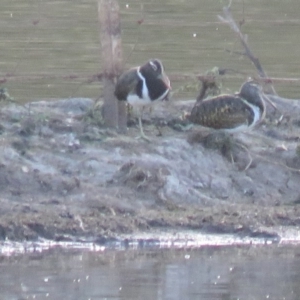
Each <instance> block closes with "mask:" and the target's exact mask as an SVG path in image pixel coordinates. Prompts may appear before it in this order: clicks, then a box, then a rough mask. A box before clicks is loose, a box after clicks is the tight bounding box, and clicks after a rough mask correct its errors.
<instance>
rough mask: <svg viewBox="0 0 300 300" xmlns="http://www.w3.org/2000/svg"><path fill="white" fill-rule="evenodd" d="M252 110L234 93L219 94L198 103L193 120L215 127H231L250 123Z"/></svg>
mask: <svg viewBox="0 0 300 300" xmlns="http://www.w3.org/2000/svg"><path fill="white" fill-rule="evenodd" d="M250 114H251V111H250V109H249V107H248V106H247V105H246V104H245V103H244V102H243V101H242V100H241V98H239V97H238V96H234V95H224V96H218V97H216V98H211V99H208V100H206V101H203V102H200V103H197V104H196V105H195V106H194V108H193V110H192V112H191V117H190V118H191V121H192V122H194V123H196V124H200V125H202V126H205V127H211V128H215V129H222V128H223V129H231V128H235V127H238V126H240V125H243V124H248V119H249V115H250Z"/></svg>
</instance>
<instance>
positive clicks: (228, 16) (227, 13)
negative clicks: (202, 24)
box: [218, 6, 276, 95]
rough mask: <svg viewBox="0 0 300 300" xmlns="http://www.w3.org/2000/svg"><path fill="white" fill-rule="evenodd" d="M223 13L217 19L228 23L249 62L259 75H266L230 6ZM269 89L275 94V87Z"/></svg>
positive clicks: (264, 76)
mask: <svg viewBox="0 0 300 300" xmlns="http://www.w3.org/2000/svg"><path fill="white" fill-rule="evenodd" d="M223 13H224V17H222V16H218V18H219V20H221V21H222V22H224V23H226V24H228V25H229V26H230V28H231V29H232V30H233V31H234V32H235V33H236V35H237V37H238V38H239V40H240V42H241V44H242V46H243V48H244V49H245V54H246V55H247V57H248V58H249V59H250V60H251V62H252V63H253V64H254V66H255V68H256V69H257V71H258V74H259V76H260V77H262V78H266V77H268V76H267V74H266V72H265V71H264V69H263V67H262V65H261V63H260V61H259V59H258V58H257V57H255V56H254V54H253V52H252V51H251V49H250V48H249V46H248V43H247V37H246V35H244V34H243V33H242V32H241V30H240V28H239V26H238V25H237V23H236V22H235V20H234V19H233V17H232V14H231V11H230V6H225V7H223ZM270 89H271V91H270V93H271V94H273V95H276V91H275V89H274V87H273V86H272V85H271V86H270Z"/></svg>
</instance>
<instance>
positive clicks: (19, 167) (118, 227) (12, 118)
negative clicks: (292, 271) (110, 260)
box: [0, 98, 300, 241]
mask: <svg viewBox="0 0 300 300" xmlns="http://www.w3.org/2000/svg"><path fill="white" fill-rule="evenodd" d="M298 103H299V102H293V103H292V104H291V103H290V102H289V103H288V102H286V105H282V107H281V109H282V110H284V109H286V112H287V113H286V115H285V117H284V118H283V120H280V121H278V115H274V114H273V112H270V114H269V115H268V117H267V118H266V120H265V122H264V123H263V124H262V125H261V126H260V127H259V128H257V129H255V130H254V131H252V132H250V133H239V134H235V135H234V136H228V135H224V134H221V133H217V132H208V131H207V130H203V129H201V128H195V127H194V128H190V126H189V124H187V123H186V121H185V120H183V121H182V118H181V117H182V114H183V112H184V111H188V110H189V109H190V107H191V105H192V102H189V101H187V102H182V103H181V102H177V103H171V104H166V103H165V104H159V105H157V106H155V108H154V111H152V113H151V115H146V116H145V120H144V122H145V131H146V133H147V134H148V135H149V136H150V137H151V140H152V142H151V143H148V142H145V141H143V140H138V139H135V137H136V136H137V135H138V129H137V126H136V125H135V122H134V121H133V122H131V123H130V125H131V126H130V127H129V130H128V134H127V135H126V136H122V135H118V134H117V133H116V132H115V131H113V130H108V129H105V128H103V127H101V120H99V118H97V120H95V119H94V118H92V117H91V114H90V109H91V108H92V107H93V104H94V103H93V101H92V100H91V99H81V98H80V99H67V100H59V101H51V102H48V101H47V102H46V101H41V102H35V103H29V104H27V105H25V106H20V105H16V104H9V105H5V106H3V107H2V108H1V111H0V116H1V118H0V133H1V135H0V147H1V152H0V239H1V240H4V239H11V240H35V239H37V238H38V237H43V238H47V239H54V240H70V239H73V238H74V237H75V238H76V237H86V238H91V239H95V240H98V241H103V240H105V239H106V238H114V237H118V236H120V235H123V234H134V233H137V234H138V233H141V232H143V233H144V232H151V231H152V230H155V231H156V232H157V231H159V230H161V231H162V232H163V231H164V230H173V231H174V232H177V231H178V232H179V231H181V230H194V231H195V232H210V233H237V234H240V235H249V236H267V237H269V236H271V237H272V236H274V237H277V236H278V234H279V231H278V228H281V227H282V226H283V227H285V228H288V227H291V228H293V229H295V228H297V226H299V224H300V217H299V216H300V206H299V203H300V171H299V169H300V147H299V144H300V142H299V132H300V118H299V115H300V114H299V112H300V108H299V107H300V105H299V104H298ZM291 107H292V108H291ZM155 125H157V126H158V129H157V126H155Z"/></svg>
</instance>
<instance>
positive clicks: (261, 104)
mask: <svg viewBox="0 0 300 300" xmlns="http://www.w3.org/2000/svg"><path fill="white" fill-rule="evenodd" d="M265 100H266V101H271V100H269V99H268V98H267V96H266V95H265V94H264V93H263V90H262V87H261V85H259V84H257V83H256V82H254V81H246V82H245V83H244V84H243V85H242V86H241V88H240V91H239V92H238V93H236V94H228V95H226V94H224V95H219V96H216V97H213V98H209V99H206V100H202V99H197V102H196V104H195V105H194V107H193V108H192V111H191V113H190V115H189V120H190V121H191V122H192V123H195V124H198V125H202V126H204V127H208V128H212V129H218V130H223V131H226V132H236V131H246V130H249V129H252V128H253V127H255V126H256V125H257V124H258V123H260V122H261V121H262V120H263V119H264V117H265V114H266V104H265Z"/></svg>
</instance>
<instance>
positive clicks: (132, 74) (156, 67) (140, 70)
mask: <svg viewBox="0 0 300 300" xmlns="http://www.w3.org/2000/svg"><path fill="white" fill-rule="evenodd" d="M170 90H171V85H170V80H169V78H168V76H167V75H166V73H165V71H164V67H163V64H162V62H161V61H160V60H159V59H150V60H148V61H147V62H146V63H145V64H143V65H141V66H138V67H135V68H132V69H129V70H127V71H125V72H124V73H123V74H121V76H120V77H119V78H118V80H117V82H116V86H115V92H114V94H115V96H116V98H117V99H118V100H119V101H127V102H128V103H129V104H131V105H132V106H133V107H136V108H138V109H139V110H140V114H139V117H138V119H139V128H140V137H141V138H143V139H145V140H147V141H149V140H150V139H149V138H148V137H147V136H146V135H145V133H144V130H143V125H142V114H143V109H144V107H145V106H148V105H150V104H151V103H153V102H154V101H157V100H168V96H169V93H170Z"/></svg>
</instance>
